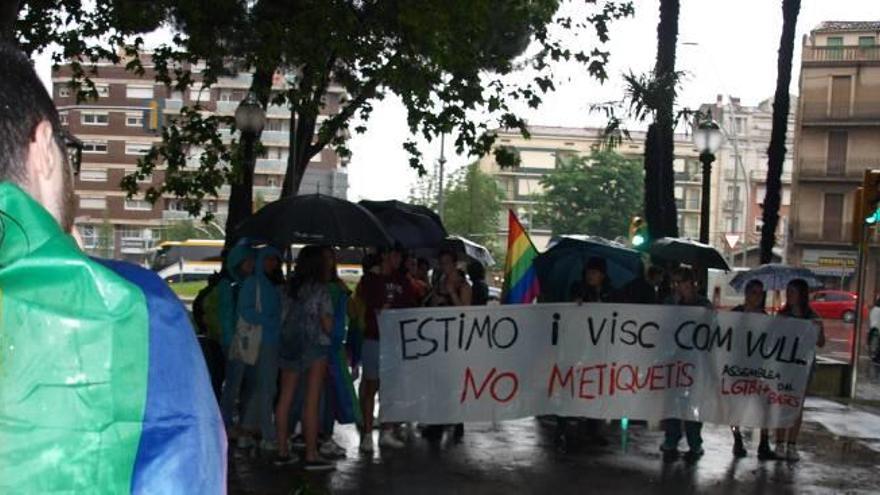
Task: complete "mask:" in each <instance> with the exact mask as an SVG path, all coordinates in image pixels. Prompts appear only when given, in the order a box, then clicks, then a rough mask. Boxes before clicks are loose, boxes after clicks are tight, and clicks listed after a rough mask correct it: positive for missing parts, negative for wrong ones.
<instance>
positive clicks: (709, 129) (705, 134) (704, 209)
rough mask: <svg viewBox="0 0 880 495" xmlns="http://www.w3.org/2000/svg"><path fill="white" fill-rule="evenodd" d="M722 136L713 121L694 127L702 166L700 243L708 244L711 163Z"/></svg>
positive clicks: (702, 122)
mask: <svg viewBox="0 0 880 495" xmlns="http://www.w3.org/2000/svg"><path fill="white" fill-rule="evenodd" d="M723 139H724V134H722V133H721V127H720V126H719V125H718V123H717V122H715V121H714V120H711V119H708V120H702V121H700V122H699V123H697V124H696V125H695V126H694V146H696V147H697V151H699V152H700V162H701V163H702V164H703V192H702V195H701V197H700V242H702V243H703V244H709V199H710V196H711V187H712V162H714V161H715V152H716V151H718V148H720V147H721V142H722V141H723Z"/></svg>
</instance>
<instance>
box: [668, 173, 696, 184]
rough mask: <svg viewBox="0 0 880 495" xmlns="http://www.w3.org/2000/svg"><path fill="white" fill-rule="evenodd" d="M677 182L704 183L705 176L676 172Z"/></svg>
mask: <svg viewBox="0 0 880 495" xmlns="http://www.w3.org/2000/svg"><path fill="white" fill-rule="evenodd" d="M674 177H675V182H694V183H697V184H699V183H701V182H703V174H702V173H700V172H675V175H674Z"/></svg>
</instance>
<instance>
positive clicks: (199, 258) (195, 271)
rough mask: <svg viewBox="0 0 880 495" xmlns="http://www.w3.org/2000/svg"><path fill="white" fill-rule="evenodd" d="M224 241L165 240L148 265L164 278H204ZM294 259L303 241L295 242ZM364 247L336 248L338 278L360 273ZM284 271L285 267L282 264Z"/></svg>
mask: <svg viewBox="0 0 880 495" xmlns="http://www.w3.org/2000/svg"><path fill="white" fill-rule="evenodd" d="M223 244H224V241H223V240H222V239H221V240H211V239H188V240H186V241H166V242H162V243H160V244H159V245H158V246H156V247H155V248H153V250H152V251H151V253H150V268H151V269H152V270H153V271H154V272H156V273H157V274H158V275H159V276H160V277H162V279H163V280H165V281H166V282H172V283H174V282H193V281H199V280H205V279H207V278H208V277H210V276H211V274H213V273H214V272H220V270H221V268H222V267H223V261H222V258H221V253H222V252H223ZM291 247H292V255H293V259H296V255H297V254H298V253H299V250H300V249H302V248H303V247H304V245H303V244H294V245H293V246H291ZM363 255H364V253H363V250H361V249H356V248H344V249H337V250H336V259H337V263H338V266H337V273H338V274H339V278H341V279H342V280H344V281H345V282H347V283H348V284H350V285H352V284H355V283H357V281H358V280H360V278H361V275H363V270H362V269H361V259H362V258H363ZM283 269H284V271H285V272H286V271H287V267H286V266H283Z"/></svg>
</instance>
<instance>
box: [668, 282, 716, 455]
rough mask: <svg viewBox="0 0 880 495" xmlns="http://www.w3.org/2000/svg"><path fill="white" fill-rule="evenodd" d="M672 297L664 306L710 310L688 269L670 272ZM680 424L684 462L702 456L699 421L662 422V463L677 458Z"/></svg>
mask: <svg viewBox="0 0 880 495" xmlns="http://www.w3.org/2000/svg"><path fill="white" fill-rule="evenodd" d="M672 290H673V293H672V295H671V296H670V297H669V298H668V299H667V300H666V304H673V305H677V306H703V307H705V308H709V309H712V303H711V302H710V301H709V300H708V299H706V298H705V297H704V296H703V295H702V294H700V293H699V292H697V277H696V274H695V273H694V270H693V269H692V268H690V267H686V266H681V267H678V268H676V269H675V270H674V271H673V272H672ZM682 423H684V434H685V436H686V437H687V443H688V448H689V449H690V450H688V452H687V453H685V460H686V461H688V462H695V461H697V460H699V458H700V457H702V456H703V437H702V434H701V432H702V430H703V423H701V422H699V421H682V420H680V419H665V420H663V429H664V430H665V438H664V440H663V445H661V446H660V450H661V451H662V452H663V460H664V461H672V460H675V459H676V458H678V443H679V442H680V441H681V436H682Z"/></svg>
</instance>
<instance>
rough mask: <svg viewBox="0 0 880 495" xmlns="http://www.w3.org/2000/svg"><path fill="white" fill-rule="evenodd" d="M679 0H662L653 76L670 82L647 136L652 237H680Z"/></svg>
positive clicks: (648, 214)
mask: <svg viewBox="0 0 880 495" xmlns="http://www.w3.org/2000/svg"><path fill="white" fill-rule="evenodd" d="M678 12H679V0H661V1H660V23H659V24H658V25H657V62H656V64H655V66H654V77H655V79H656V80H658V81H665V82H668V83H669V85H668V87H666V88H665V93H666V94H665V97H662V98H660V99H659V100H660V101H658V102H657V109H656V110H657V114H656V118H655V122H654V123H653V124H651V126H650V127H648V134H647V136H646V138H645V218H646V220H647V221H648V229H649V232H650V235H651V238H653V239H658V238H660V237H678V211H677V209H676V207H675V176H674V172H673V168H672V162H673V158H674V136H673V127H674V117H673V105H674V103H675V85H674V79H673V74H674V72H675V45H676V43H677V41H678Z"/></svg>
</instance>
